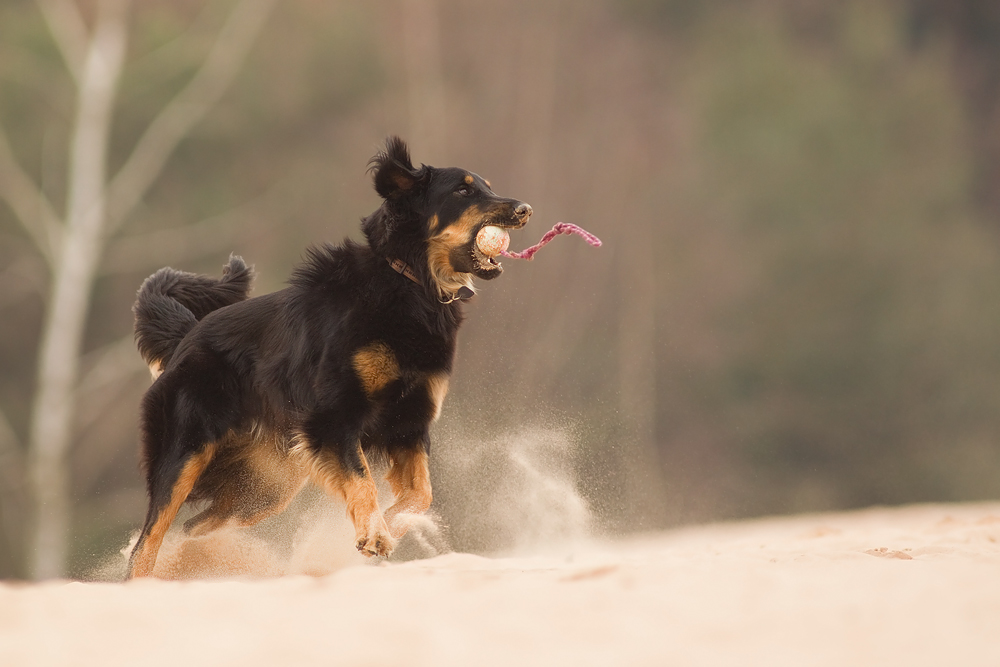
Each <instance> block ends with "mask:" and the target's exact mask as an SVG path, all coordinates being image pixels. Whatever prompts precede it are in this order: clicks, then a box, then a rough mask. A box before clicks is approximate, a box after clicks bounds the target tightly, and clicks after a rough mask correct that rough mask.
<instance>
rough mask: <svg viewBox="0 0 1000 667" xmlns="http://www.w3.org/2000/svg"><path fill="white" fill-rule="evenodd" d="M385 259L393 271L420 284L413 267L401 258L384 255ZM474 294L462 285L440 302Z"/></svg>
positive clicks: (457, 299) (447, 302)
mask: <svg viewBox="0 0 1000 667" xmlns="http://www.w3.org/2000/svg"><path fill="white" fill-rule="evenodd" d="M385 261H387V262H389V266H391V267H392V270H393V271H395V272H396V273H398V274H400V275H403V276H406V277H407V278H409V279H410V280H412V281H413V282H415V283H416V284H418V285H420V284H421V282H420V279H419V278H417V274H415V273H414V272H413V269H411V268H410V265H409V264H407V263H406V262H404V261H403V260H401V259H389V258H388V257H386V258H385ZM474 294H475V292H473V291H472V290H470V289H469V288H468V287H462V288H460V289H459V290H458V292H456V293H455V294H453V295H452V297H451V298H450V299H440V301H441V303H443V304H445V305H447V304H449V303H452V302H454V301H465V300H466V299H471V298H472V297H473V295H474Z"/></svg>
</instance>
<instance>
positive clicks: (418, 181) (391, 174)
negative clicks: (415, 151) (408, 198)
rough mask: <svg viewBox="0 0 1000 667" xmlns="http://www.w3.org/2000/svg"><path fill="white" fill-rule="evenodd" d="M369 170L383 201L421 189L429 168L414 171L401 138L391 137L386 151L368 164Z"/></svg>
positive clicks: (423, 167) (386, 145) (422, 167)
mask: <svg viewBox="0 0 1000 667" xmlns="http://www.w3.org/2000/svg"><path fill="white" fill-rule="evenodd" d="M368 170H369V171H371V172H373V173H374V180H375V191H376V192H378V193H379V195H381V196H382V198H383V199H389V200H394V199H399V198H400V197H403V196H405V195H408V194H412V193H413V192H415V191H416V190H417V189H418V188H420V187H421V186H422V185H423V184H424V182H425V181H426V178H427V171H428V170H427V167H425V166H423V165H421V167H420V169H414V168H413V163H412V162H411V161H410V151H409V149H407V148H406V144H405V143H404V142H403V140H402V139H400V138H399V137H389V138H388V139H386V141H385V150H383V151H381V152H379V153H378V155H376V156H375V157H373V158H372V159H371V160H369V162H368Z"/></svg>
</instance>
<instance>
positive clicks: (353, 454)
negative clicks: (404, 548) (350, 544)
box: [293, 438, 396, 557]
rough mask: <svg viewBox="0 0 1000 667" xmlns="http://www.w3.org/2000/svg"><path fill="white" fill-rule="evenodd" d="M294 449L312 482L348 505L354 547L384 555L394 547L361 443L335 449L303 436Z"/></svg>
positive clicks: (389, 552) (372, 553)
mask: <svg viewBox="0 0 1000 667" xmlns="http://www.w3.org/2000/svg"><path fill="white" fill-rule="evenodd" d="M293 452H295V453H297V454H298V455H299V456H302V457H303V458H305V460H306V462H307V463H309V464H310V469H311V471H312V473H311V477H312V480H313V482H314V483H316V484H318V485H319V486H321V487H323V488H324V489H325V490H326V492H327V493H329V494H330V495H332V496H336V497H338V498H340V499H341V500H343V501H344V503H345V504H346V505H347V516H348V517H349V518H350V519H351V522H352V523H353V524H354V532H355V538H356V540H355V546H356V547H357V549H358V551H360V552H361V553H362V554H364V555H365V556H382V557H386V556H388V555H389V554H391V553H392V550H393V549H394V548H395V546H396V542H395V540H393V539H392V536H391V535H390V533H389V528H388V526H387V525H386V522H385V519H384V518H383V517H382V512H381V510H380V509H379V506H378V489H376V487H375V480H374V479H372V475H371V470H370V469H369V467H368V460H367V459H366V457H365V454H364V452H362V451H361V446H360V444H357V445H355V446H354V447H351V448H349V449H347V450H346V451H341V452H336V451H334V450H332V449H330V448H317V447H315V446H314V445H312V444H311V443H310V442H309V441H308V440H307V439H305V438H302V439H301V440H300V442H299V444H297V445H296V446H295V448H294V449H293Z"/></svg>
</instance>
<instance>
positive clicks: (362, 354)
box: [354, 342, 399, 396]
mask: <svg viewBox="0 0 1000 667" xmlns="http://www.w3.org/2000/svg"><path fill="white" fill-rule="evenodd" d="M354 371H355V372H356V373H357V374H358V378H359V379H360V380H361V386H362V387H363V388H364V390H365V393H366V394H368V395H369V396H371V395H373V394H376V393H378V392H379V391H381V390H382V389H385V387H386V386H388V384H389V383H390V382H392V381H393V380H395V379H396V378H398V377H399V364H398V363H397V362H396V355H395V354H393V352H392V349H390V348H389V346H388V345H386V344H385V343H381V342H376V343H372V344H371V345H368V346H366V347H363V348H361V349H360V350H358V351H357V352H355V353H354Z"/></svg>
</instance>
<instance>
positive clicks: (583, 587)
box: [0, 504, 1000, 666]
mask: <svg viewBox="0 0 1000 667" xmlns="http://www.w3.org/2000/svg"><path fill="white" fill-rule="evenodd" d="M343 564H344V565H345V566H344V567H342V568H341V569H339V570H336V571H334V572H333V573H331V574H328V575H325V576H319V577H316V576H307V575H293V576H282V577H277V578H259V579H253V580H250V579H223V580H212V581H159V580H146V581H135V582H131V583H128V584H113V583H78V582H74V583H68V582H51V583H43V584H39V585H23V584H5V585H2V586H0V665H5V666H14V665H119V664H145V665H171V666H176V665H312V664H316V665H335V664H365V665H402V664H411V665H413V664H416V665H472V664H474V665H512V664H546V665H571V664H574V665H575V664H584V665H838V666H841V665H876V664H893V665H908V666H912V665H963V666H968V665H1000V504H978V505H927V506H914V507H905V508H900V509H872V510H866V511H860V512H853V513H844V514H821V515H811V516H798V517H791V518H776V519H766V520H758V521H748V522H741V523H732V524H718V525H710V526H700V527H692V528H687V529H683V530H676V531H672V532H666V533H660V534H652V535H645V536H640V537H634V538H631V539H628V540H624V541H620V542H599V541H597V542H590V543H586V544H576V545H574V546H572V547H566V548H564V549H562V550H558V551H555V552H552V553H547V554H538V555H532V556H514V557H507V558H484V557H479V556H472V555H468V554H460V553H451V554H445V555H441V556H437V557H435V558H430V559H425V560H416V561H410V562H404V563H398V564H382V565H378V566H370V565H355V564H352V562H344V563H343ZM305 569H308V568H305Z"/></svg>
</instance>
